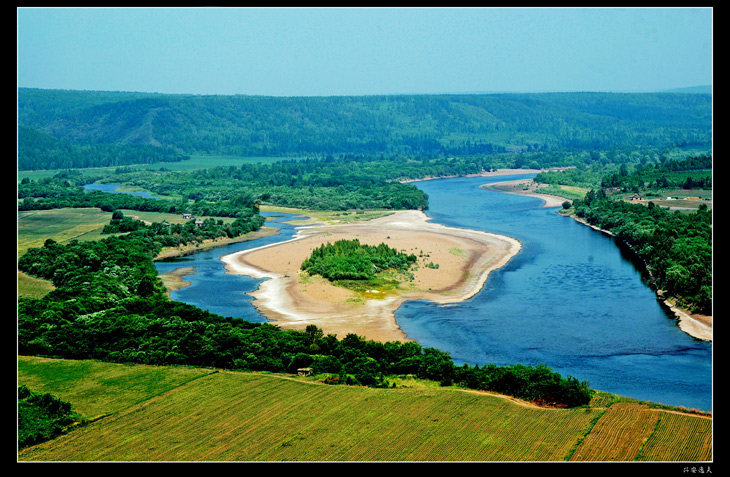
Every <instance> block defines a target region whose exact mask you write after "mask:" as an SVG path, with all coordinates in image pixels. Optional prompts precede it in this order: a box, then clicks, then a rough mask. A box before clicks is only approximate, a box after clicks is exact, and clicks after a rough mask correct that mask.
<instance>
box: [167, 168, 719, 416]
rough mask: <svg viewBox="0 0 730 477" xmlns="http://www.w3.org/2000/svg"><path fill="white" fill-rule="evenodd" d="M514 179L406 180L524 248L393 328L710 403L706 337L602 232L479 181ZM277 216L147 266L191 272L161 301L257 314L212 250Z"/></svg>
mask: <svg viewBox="0 0 730 477" xmlns="http://www.w3.org/2000/svg"><path fill="white" fill-rule="evenodd" d="M523 177H529V176H523ZM515 178H517V177H516V176H502V177H492V178H483V177H482V178H456V179H440V180H433V181H424V182H418V183H416V186H417V187H419V188H421V189H422V190H424V191H425V192H426V193H427V194H428V195H429V204H430V205H429V210H428V211H427V214H428V215H429V216H430V217H431V218H432V220H433V221H435V222H438V223H441V224H444V225H448V226H454V227H465V228H472V229H478V230H485V231H488V232H493V233H498V234H503V235H507V236H511V237H514V238H517V239H518V240H520V241H521V242H522V244H523V248H522V250H521V251H520V253H519V254H518V255H517V256H515V257H514V258H513V259H512V260H511V261H510V262H509V263H508V264H507V265H506V266H505V267H503V268H501V269H499V270H497V271H494V272H492V273H491V274H490V276H489V279H488V280H487V283H486V284H485V286H484V288H483V289H482V291H481V292H480V293H479V294H477V295H476V296H475V297H474V298H472V299H470V300H468V301H466V302H463V303H460V304H457V305H454V306H448V307H444V306H439V305H436V304H433V303H429V302H423V301H415V302H407V303H405V304H404V305H403V306H402V307H401V308H400V309H399V310H398V311H397V313H396V319H397V321H398V324H399V325H400V326H401V328H402V329H403V330H404V331H405V332H406V333H407V334H408V336H409V337H410V338H412V339H415V340H417V341H418V342H419V343H421V345H423V346H425V347H435V348H439V349H442V350H444V351H448V352H449V353H450V354H451V356H452V357H453V358H454V361H455V362H456V363H458V364H461V363H464V362H468V363H470V364H480V365H481V364H488V363H494V364H498V365H509V364H515V363H521V364H527V365H536V364H540V363H544V364H546V365H548V366H550V367H551V368H552V369H554V370H555V371H557V372H559V373H561V374H562V375H564V376H568V375H570V376H574V377H576V378H578V379H580V380H587V381H588V382H589V384H590V385H591V386H592V387H594V388H596V389H601V390H604V391H609V392H613V393H617V394H621V395H625V396H630V397H634V398H637V399H645V400H651V401H654V402H659V403H663V404H669V405H677V406H686V407H688V408H696V409H701V410H706V411H710V410H712V345H711V344H710V343H706V342H703V341H700V340H696V339H694V338H692V337H691V336H689V335H687V334H685V333H684V332H682V331H681V330H680V329H679V327H678V326H677V324H676V321H675V320H673V319H672V318H671V317H669V316H668V315H667V314H666V312H665V310H664V309H663V308H662V306H661V305H660V303H659V302H658V301H657V300H656V297H655V294H654V292H653V291H652V290H651V289H650V288H649V287H648V286H647V285H646V283H645V282H644V280H643V278H642V274H641V273H640V272H639V271H638V270H637V269H636V267H635V266H634V265H633V264H632V263H631V262H630V260H627V258H626V257H625V256H624V255H623V253H622V251H621V250H620V248H619V247H618V246H617V245H616V244H615V243H614V241H613V239H611V238H610V237H608V236H606V235H604V234H601V233H600V232H597V231H595V230H593V229H591V228H589V227H586V226H584V225H581V224H579V223H577V222H576V221H574V220H571V219H568V218H565V217H560V216H559V215H558V214H556V213H555V210H556V209H555V208H543V207H542V201H541V200H540V199H537V198H532V197H525V196H518V195H514V194H506V193H501V192H495V191H490V190H485V189H482V188H479V186H480V185H482V184H485V183H487V182H497V181H502V180H509V179H515ZM453 204H459V206H458V207H454V206H453ZM289 218H290V217H284V218H282V220H288V219H289ZM282 220H277V221H276V222H275V223H273V224H272V225H275V226H277V227H280V228H281V230H280V233H279V234H278V235H275V236H272V237H266V238H262V239H260V240H255V241H252V242H244V243H240V244H235V245H231V246H227V247H224V248H219V249H213V250H209V251H205V252H201V253H198V254H195V255H193V256H189V257H186V258H184V259H179V260H177V261H175V262H161V263H158V264H157V268H158V270H159V272H160V273H165V272H167V271H171V270H173V269H175V268H178V267H181V266H193V267H195V269H196V272H197V273H195V274H194V275H188V276H187V277H186V279H187V280H189V281H190V282H191V285H190V286H189V287H186V288H183V289H181V290H179V291H176V292H173V293H172V294H171V296H172V298H173V299H175V300H179V301H183V302H186V303H190V304H193V305H196V306H199V307H200V308H203V309H206V310H210V311H211V312H214V313H218V314H220V315H223V316H233V317H237V318H242V319H245V320H248V321H254V322H263V321H266V320H265V318H263V317H262V316H261V315H260V314H259V313H258V312H257V311H256V309H255V308H254V307H253V306H252V305H251V304H250V300H251V298H250V297H249V296H248V295H247V292H249V291H253V290H255V289H256V288H257V287H258V284H259V283H260V280H254V279H252V278H248V277H243V276H239V275H232V274H228V273H226V272H225V269H224V266H223V263H222V262H221V261H220V257H222V256H223V255H227V254H230V253H233V252H235V251H238V250H243V249H248V248H256V247H259V246H263V245H267V244H269V243H274V242H279V241H283V240H288V239H289V238H290V237H291V236H292V235H293V234H294V233H295V229H294V226H293V225H291V224H285V223H283V222H282Z"/></svg>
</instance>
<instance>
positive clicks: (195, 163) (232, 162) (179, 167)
mask: <svg viewBox="0 0 730 477" xmlns="http://www.w3.org/2000/svg"><path fill="white" fill-rule="evenodd" d="M297 159H299V158H297V157H271V156H266V157H258V156H251V157H249V156H190V159H188V160H186V161H180V162H155V163H152V164H136V165H129V166H124V168H125V169H128V170H131V171H137V170H142V171H145V170H150V171H157V170H161V169H163V170H167V171H197V170H199V169H207V168H210V167H240V166H241V165H243V164H271V163H274V162H279V161H282V160H297ZM115 169H118V166H110V167H90V168H85V169H76V170H77V171H80V172H81V174H83V175H84V176H90V177H95V176H98V175H100V174H105V173H107V172H113V171H114V170H115ZM65 171H66V169H55V170H38V171H18V181H20V180H21V179H23V178H28V179H32V180H38V179H45V178H48V177H53V176H54V175H56V174H58V173H60V172H65Z"/></svg>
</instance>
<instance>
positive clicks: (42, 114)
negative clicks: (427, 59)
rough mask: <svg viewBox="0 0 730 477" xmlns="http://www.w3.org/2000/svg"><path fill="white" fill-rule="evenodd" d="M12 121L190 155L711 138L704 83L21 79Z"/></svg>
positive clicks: (77, 140)
mask: <svg viewBox="0 0 730 477" xmlns="http://www.w3.org/2000/svg"><path fill="white" fill-rule="evenodd" d="M18 122H19V124H20V125H24V126H28V127H30V128H33V129H36V130H39V131H43V132H45V133H47V134H50V135H51V136H54V137H56V138H59V139H63V140H64V141H68V142H70V143H73V144H80V145H88V144H117V145H123V144H139V145H149V146H168V147H170V148H174V149H175V150H177V151H178V152H182V153H185V154H222V155H248V156H252V155H256V156H262V155H264V156H265V155H281V156H286V155H307V154H391V153H400V154H450V155H463V154H488V153H493V152H503V151H509V150H545V149H555V148H579V149H608V148H621V147H626V146H632V147H665V146H671V145H686V144H703V145H704V144H709V142H710V141H711V125H712V97H711V95H708V94H658V93H657V94H654V93H643V94H611V93H542V94H491V95H397V96H331V97H263V96H242V95H236V96H196V95H162V94H144V93H114V92H82V91H61V90H38V89H25V88H20V89H19V90H18Z"/></svg>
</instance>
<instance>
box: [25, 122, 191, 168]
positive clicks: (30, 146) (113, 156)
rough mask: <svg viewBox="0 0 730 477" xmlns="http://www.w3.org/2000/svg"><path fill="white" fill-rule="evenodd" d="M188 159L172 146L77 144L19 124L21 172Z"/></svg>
mask: <svg viewBox="0 0 730 477" xmlns="http://www.w3.org/2000/svg"><path fill="white" fill-rule="evenodd" d="M189 158H190V157H189V156H187V155H184V154H180V153H179V152H177V151H175V150H174V149H173V148H171V147H157V146H153V145H146V144H90V145H79V144H74V143H72V142H69V141H67V140H64V139H58V138H55V137H53V136H51V135H49V134H47V133H45V132H42V131H39V130H36V129H33V128H30V127H27V126H24V125H22V124H20V125H18V170H20V171H29V170H44V169H45V170H49V169H50V170H52V169H76V168H89V167H109V166H124V165H132V164H152V163H157V162H180V161H184V160H187V159H189Z"/></svg>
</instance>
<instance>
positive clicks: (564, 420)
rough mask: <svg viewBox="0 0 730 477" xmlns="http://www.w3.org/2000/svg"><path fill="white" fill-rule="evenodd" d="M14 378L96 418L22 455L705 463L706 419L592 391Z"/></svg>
mask: <svg viewBox="0 0 730 477" xmlns="http://www.w3.org/2000/svg"><path fill="white" fill-rule="evenodd" d="M18 376H19V380H20V381H21V382H23V383H26V384H28V385H29V387H31V388H32V389H35V390H38V391H43V392H51V393H53V394H54V395H57V396H59V397H60V398H61V399H64V400H67V401H69V402H72V404H73V405H74V409H75V410H77V411H79V412H80V413H82V414H84V415H85V416H89V417H95V418H96V419H92V420H91V422H89V423H88V424H86V425H85V426H82V427H79V428H77V429H76V430H73V431H71V432H69V433H68V434H66V435H64V436H61V437H59V438H56V439H54V440H52V441H49V442H46V443H43V444H40V445H37V446H34V447H31V448H27V449H23V450H21V451H20V452H19V454H18V459H19V460H20V461H55V462H58V461H77V462H78V461H108V462H112V461H126V462H130V461H131V462H143V461H180V462H182V461H250V462H253V461H267V462H274V461H288V462H303V461H337V462H356V461H367V462H381V461H382V462H385V461H388V462H410V461H420V462H424V461H434V462H436V461H438V462H448V461H472V462H478V461H501V462H525V461H543V462H545V461H567V460H570V461H608V460H610V461H624V462H626V461H636V460H640V461H686V460H691V461H695V462H697V461H709V460H712V429H711V428H712V420H711V419H710V418H708V417H706V416H703V415H697V414H691V413H688V412H678V411H676V410H672V409H668V408H653V407H650V406H648V405H646V404H642V403H638V402H635V401H626V400H624V399H622V398H618V397H617V396H612V395H608V394H606V393H598V394H597V395H596V396H595V397H594V400H593V402H592V403H591V405H589V406H586V407H580V408H574V409H556V408H538V407H536V406H533V405H530V404H528V403H524V402H520V401H517V400H514V399H511V398H507V397H504V396H498V395H492V394H488V393H483V392H472V391H464V390H459V389H454V388H440V387H437V386H433V385H429V384H427V383H423V384H422V383H421V382H419V381H418V380H414V379H408V378H406V377H403V379H401V380H400V381H398V383H399V385H398V386H397V387H395V388H390V389H374V388H368V387H360V386H343V385H339V386H331V385H326V384H323V383H321V382H320V381H319V380H318V378H317V377H292V376H291V375H278V374H267V373H243V372H227V371H225V372H224V371H217V370H213V369H198V368H188V367H155V366H141V365H122V364H105V363H99V362H94V361H67V360H53V359H43V358H36V357H19V360H18Z"/></svg>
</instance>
